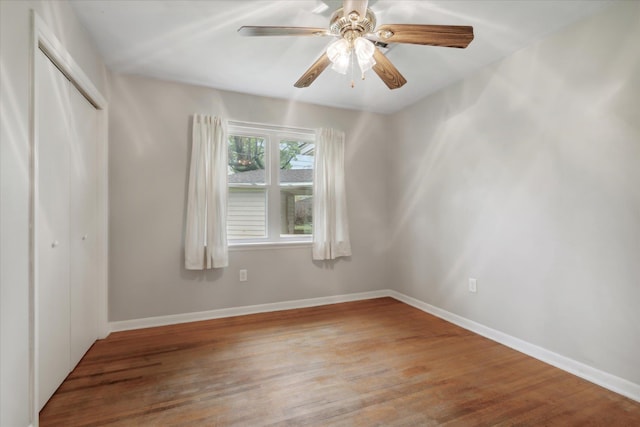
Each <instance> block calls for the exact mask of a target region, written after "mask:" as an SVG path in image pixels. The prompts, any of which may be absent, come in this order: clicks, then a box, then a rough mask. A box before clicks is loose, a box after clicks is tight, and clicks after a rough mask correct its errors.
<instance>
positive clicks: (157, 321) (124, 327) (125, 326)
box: [109, 289, 390, 332]
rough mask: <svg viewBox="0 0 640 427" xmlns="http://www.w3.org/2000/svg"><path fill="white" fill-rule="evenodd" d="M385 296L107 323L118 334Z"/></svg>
mask: <svg viewBox="0 0 640 427" xmlns="http://www.w3.org/2000/svg"><path fill="white" fill-rule="evenodd" d="M387 296H390V295H389V291H388V290H386V289H385V290H380V291H372V292H361V293H357V294H346V295H332V296H329V297H320V298H308V299H301V300H293V301H283V302H275V303H270V304H259V305H247V306H243V307H233V308H222V309H218V310H208V311H198V312H195V313H184V314H173V315H168V316H158V317H147V318H143V319H132V320H122V321H117V322H109V330H110V331H111V332H118V331H128V330H132V329H142V328H153V327H156V326H166V325H175V324H178V323H187V322H197V321H200V320H211V319H220V318H223V317H233V316H244V315H247V314H256V313H268V312H271V311H281V310H291V309H295V308H305V307H316V306H319V305H327V304H336V303H341V302H349V301H360V300H366V299H372V298H382V297H387Z"/></svg>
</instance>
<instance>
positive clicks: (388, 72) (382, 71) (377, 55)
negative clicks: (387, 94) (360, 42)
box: [373, 48, 407, 89]
mask: <svg viewBox="0 0 640 427" xmlns="http://www.w3.org/2000/svg"><path fill="white" fill-rule="evenodd" d="M373 59H375V60H376V65H374V66H373V71H375V72H376V74H377V75H378V77H380V78H381V79H382V81H383V82H384V83H385V84H386V85H387V86H388V87H389V89H398V88H399V87H402V86H404V84H405V83H406V82H407V80H406V79H405V78H404V77H403V76H402V74H400V71H398V69H397V68H396V67H395V66H394V65H393V64H392V63H391V61H389V59H387V57H386V56H384V55H383V54H382V52H380V50H379V49H378V48H376V50H375V51H374V52H373Z"/></svg>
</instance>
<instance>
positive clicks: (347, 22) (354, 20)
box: [329, 8, 376, 41]
mask: <svg viewBox="0 0 640 427" xmlns="http://www.w3.org/2000/svg"><path fill="white" fill-rule="evenodd" d="M375 27H376V15H375V13H373V11H372V10H371V9H367V13H366V15H365V16H360V15H359V14H358V13H357V12H355V11H354V12H351V13H350V14H349V15H348V16H344V12H343V8H340V9H338V10H336V11H335V12H334V13H333V15H331V21H330V25H329V31H330V32H331V34H334V35H336V36H340V37H343V38H345V39H347V40H350V41H353V40H354V39H356V38H358V37H361V36H363V35H365V34H367V33H371V32H373V29H374V28H375Z"/></svg>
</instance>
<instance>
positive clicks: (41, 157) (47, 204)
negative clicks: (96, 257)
mask: <svg viewBox="0 0 640 427" xmlns="http://www.w3.org/2000/svg"><path fill="white" fill-rule="evenodd" d="M36 66H37V67H38V69H37V76H38V90H39V92H38V106H37V108H38V110H37V114H38V129H37V131H38V137H39V146H38V152H37V162H38V163H37V171H38V211H37V217H36V218H35V220H36V221H37V225H36V227H37V228H36V230H37V233H38V234H37V248H36V251H37V254H36V257H37V269H36V283H37V287H36V293H37V294H36V300H35V301H36V318H37V319H36V321H37V326H38V343H37V344H38V346H39V347H38V360H37V363H38V370H39V393H38V403H39V409H41V408H42V407H43V406H44V404H45V403H46V402H47V400H49V398H50V397H51V395H52V394H53V392H54V391H55V390H56V389H57V388H58V386H59V385H60V383H61V382H62V381H63V380H64V378H65V377H66V376H67V374H68V373H69V356H70V351H69V348H70V332H69V325H70V306H69V254H70V249H69V222H70V221H69V146H68V141H69V132H68V129H69V122H68V118H67V116H68V115H67V114H66V113H65V112H67V111H69V100H68V89H67V84H68V81H67V79H66V78H65V77H64V76H63V75H62V74H61V73H60V72H59V71H58V69H57V68H56V67H55V66H54V65H53V64H52V63H51V62H50V61H49V59H48V58H46V57H45V56H44V54H42V52H39V53H38V57H37V64H36Z"/></svg>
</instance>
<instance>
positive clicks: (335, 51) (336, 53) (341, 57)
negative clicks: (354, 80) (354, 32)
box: [327, 39, 351, 74]
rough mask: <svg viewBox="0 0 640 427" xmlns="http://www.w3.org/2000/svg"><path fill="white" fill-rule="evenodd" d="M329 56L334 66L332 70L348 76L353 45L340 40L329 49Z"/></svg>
mask: <svg viewBox="0 0 640 427" xmlns="http://www.w3.org/2000/svg"><path fill="white" fill-rule="evenodd" d="M327 56H328V57H329V60H330V61H331V63H332V64H333V65H332V66H331V69H333V70H335V71H337V72H338V73H340V74H347V69H348V68H349V62H350V59H351V45H350V44H349V42H348V41H347V40H346V39H338V40H336V41H334V42H333V43H331V44H330V45H329V46H328V47H327Z"/></svg>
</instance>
